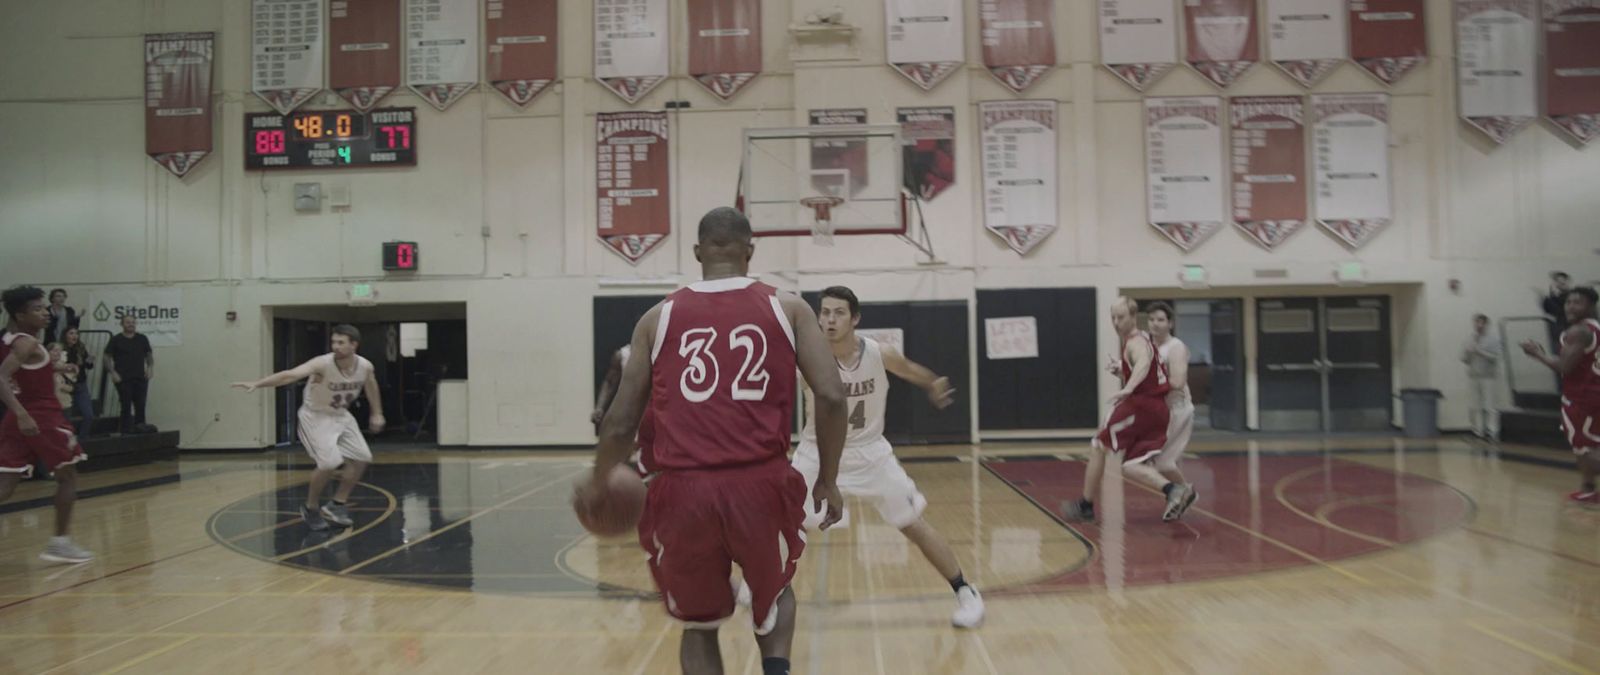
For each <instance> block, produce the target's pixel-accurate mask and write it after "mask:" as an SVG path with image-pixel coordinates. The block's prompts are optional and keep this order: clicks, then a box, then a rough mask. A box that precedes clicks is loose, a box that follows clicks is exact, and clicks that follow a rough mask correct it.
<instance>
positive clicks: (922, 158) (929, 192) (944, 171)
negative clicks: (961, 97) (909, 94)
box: [895, 106, 956, 202]
mask: <svg viewBox="0 0 1600 675" xmlns="http://www.w3.org/2000/svg"><path fill="white" fill-rule="evenodd" d="M895 117H897V118H899V122H900V144H901V148H900V158H901V162H902V163H903V165H904V166H903V167H902V171H901V174H902V180H903V181H904V183H905V186H906V190H909V191H910V192H911V194H913V195H916V197H917V199H920V200H922V201H925V202H926V201H932V200H933V198H934V197H937V196H939V193H941V192H944V189H945V188H947V187H950V185H951V184H952V183H955V182H956V109H955V108H952V107H949V106H944V107H938V108H899V109H897V110H895Z"/></svg>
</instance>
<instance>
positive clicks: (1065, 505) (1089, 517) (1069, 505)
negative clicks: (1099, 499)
mask: <svg viewBox="0 0 1600 675" xmlns="http://www.w3.org/2000/svg"><path fill="white" fill-rule="evenodd" d="M1061 519H1062V520H1065V521H1067V522H1069V523H1091V522H1094V504H1092V503H1089V502H1085V501H1083V500H1081V499H1078V500H1074V501H1069V502H1062V503H1061Z"/></svg>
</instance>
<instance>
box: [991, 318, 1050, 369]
mask: <svg viewBox="0 0 1600 675" xmlns="http://www.w3.org/2000/svg"><path fill="white" fill-rule="evenodd" d="M983 333H984V344H985V347H986V351H987V352H988V355H989V359H990V360H991V361H994V360H1000V359H1036V358H1039V323H1038V321H1036V320H1035V319H1034V318H1033V317H1031V316H1005V317H998V318H994V319H984V320H983Z"/></svg>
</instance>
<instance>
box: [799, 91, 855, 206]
mask: <svg viewBox="0 0 1600 675" xmlns="http://www.w3.org/2000/svg"><path fill="white" fill-rule="evenodd" d="M866 123H867V109H866V108H833V109H827V110H813V111H811V126H826V125H829V124H866ZM810 172H811V187H813V188H815V189H816V190H817V192H820V193H822V194H824V195H831V196H834V197H854V196H856V195H857V194H860V193H861V190H862V188H865V187H866V186H867V179H868V176H867V140H866V139H864V138H861V139H855V138H824V139H818V140H814V141H811V169H810ZM847 182H848V183H849V185H850V187H849V190H850V194H848V195H847V194H844V191H845V187H844V186H845V184H846V183H847Z"/></svg>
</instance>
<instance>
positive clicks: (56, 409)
mask: <svg viewBox="0 0 1600 675" xmlns="http://www.w3.org/2000/svg"><path fill="white" fill-rule="evenodd" d="M3 302H4V304H5V308H6V314H9V315H11V319H10V321H9V322H7V323H6V327H5V332H4V333H3V334H0V402H4V403H5V406H6V411H7V412H8V414H7V415H6V416H5V419H4V420H3V421H0V502H3V501H5V500H7V499H10V498H11V492H12V491H13V490H15V489H17V483H20V482H22V479H24V478H27V477H28V476H30V475H32V474H33V465H34V464H35V463H36V462H43V463H44V465H45V466H48V467H50V472H51V473H52V474H54V475H55V479H56V536H54V537H51V539H50V544H49V545H48V546H46V547H45V549H44V552H43V553H40V554H39V557H40V558H41V559H43V560H46V561H49V562H60V563H82V562H88V561H90V560H93V559H94V554H92V553H90V552H88V551H85V550H83V549H82V548H79V547H78V545H77V544H74V543H72V538H71V537H69V536H68V535H67V531H68V527H69V526H70V525H71V524H72V505H73V503H74V502H76V501H77V500H78V471H77V468H76V467H75V466H74V465H75V464H77V463H78V462H81V461H83V460H85V459H88V456H87V455H85V454H83V448H81V447H79V446H78V437H77V434H76V433H74V432H73V430H72V425H70V424H67V416H66V414H65V413H63V412H62V409H61V401H60V400H59V399H57V398H56V373H55V366H54V365H53V364H52V363H51V362H50V355H49V353H48V352H47V351H45V348H44V345H42V344H40V343H39V340H38V338H36V337H34V336H36V335H38V334H39V331H42V330H44V328H45V326H47V325H49V323H50V309H49V305H48V304H46V303H45V299H44V291H43V290H41V289H38V288H34V287H32V286H18V287H16V288H12V289H11V290H8V291H6V292H5V294H4V296H3Z"/></svg>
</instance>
